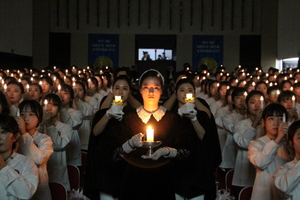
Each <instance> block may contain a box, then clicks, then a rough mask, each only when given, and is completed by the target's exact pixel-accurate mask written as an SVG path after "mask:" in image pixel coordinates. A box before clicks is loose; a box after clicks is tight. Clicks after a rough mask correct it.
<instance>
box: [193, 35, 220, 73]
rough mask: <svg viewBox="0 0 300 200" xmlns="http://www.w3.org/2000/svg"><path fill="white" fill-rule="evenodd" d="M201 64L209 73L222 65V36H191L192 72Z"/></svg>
mask: <svg viewBox="0 0 300 200" xmlns="http://www.w3.org/2000/svg"><path fill="white" fill-rule="evenodd" d="M202 64H204V65H207V66H208V68H209V70H210V71H211V72H214V71H215V69H216V68H217V66H219V65H222V64H223V35H193V71H196V70H197V68H198V67H200V66H201V65H202Z"/></svg>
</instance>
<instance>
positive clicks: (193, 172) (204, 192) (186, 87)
mask: <svg viewBox="0 0 300 200" xmlns="http://www.w3.org/2000/svg"><path fill="white" fill-rule="evenodd" d="M187 93H190V94H192V95H193V97H195V87H194V85H193V83H192V82H191V81H190V80H189V79H181V80H179V81H178V83H177V84H176V97H177V102H176V106H175V107H176V109H174V110H176V114H177V113H178V114H179V115H180V116H181V119H180V120H179V122H178V123H179V126H180V127H181V131H182V132H183V133H184V137H183V138H182V140H183V141H185V142H186V148H187V149H189V150H190V154H189V157H188V158H187V159H185V160H184V161H181V160H179V161H178V162H176V164H175V165H174V167H175V172H174V187H175V193H176V200H183V199H199V200H200V199H210V200H215V198H216V185H215V177H214V172H215V171H214V170H215V168H216V167H217V166H219V164H220V163H221V159H220V158H221V150H220V144H219V140H218V138H217V130H216V125H215V124H213V123H212V122H211V119H210V117H209V115H208V114H207V113H206V112H205V111H203V110H198V109H197V107H196V106H195V105H194V103H191V102H190V103H186V101H185V98H186V94H187ZM212 118H213V117H212ZM215 152H217V154H215ZM218 158H219V159H218Z"/></svg>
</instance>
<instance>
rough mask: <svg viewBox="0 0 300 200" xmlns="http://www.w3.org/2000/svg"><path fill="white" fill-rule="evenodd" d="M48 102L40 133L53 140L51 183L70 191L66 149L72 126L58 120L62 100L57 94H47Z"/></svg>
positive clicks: (50, 170)
mask: <svg viewBox="0 0 300 200" xmlns="http://www.w3.org/2000/svg"><path fill="white" fill-rule="evenodd" d="M45 100H47V101H48V105H47V107H46V106H45V105H43V109H44V115H43V121H42V123H41V124H40V126H39V128H38V131H39V132H41V133H46V134H47V135H49V137H50V138H51V139H52V142H53V149H54V152H53V154H52V155H51V156H50V159H49V161H48V167H47V169H48V175H49V181H55V182H59V183H61V184H63V185H64V186H65V187H66V189H67V191H70V183H69V176H68V170H67V156H66V147H67V146H68V145H69V143H70V141H71V138H72V134H73V129H72V127H71V126H70V125H68V124H64V123H62V122H60V121H59V120H58V113H59V110H60V108H61V100H60V98H59V96H58V95H56V94H47V95H46V96H45V98H44V101H43V102H45Z"/></svg>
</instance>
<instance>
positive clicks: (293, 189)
mask: <svg viewBox="0 0 300 200" xmlns="http://www.w3.org/2000/svg"><path fill="white" fill-rule="evenodd" d="M288 142H289V145H290V146H291V147H292V148H293V151H294V154H295V157H294V159H293V160H292V161H290V162H288V163H286V164H284V165H283V166H280V167H278V168H277V170H276V172H275V174H274V176H273V177H274V181H275V186H276V188H277V189H279V190H280V191H281V192H282V193H283V196H284V198H282V199H287V200H293V199H300V179H299V176H300V162H299V160H300V120H297V121H295V122H293V123H292V124H291V125H290V127H289V129H288Z"/></svg>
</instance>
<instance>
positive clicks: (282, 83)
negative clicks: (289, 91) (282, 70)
mask: <svg viewBox="0 0 300 200" xmlns="http://www.w3.org/2000/svg"><path fill="white" fill-rule="evenodd" d="M286 83H289V84H290V85H291V86H293V84H292V83H291V81H288V80H283V81H282V82H281V83H280V87H281V89H283V87H284V84H286Z"/></svg>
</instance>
